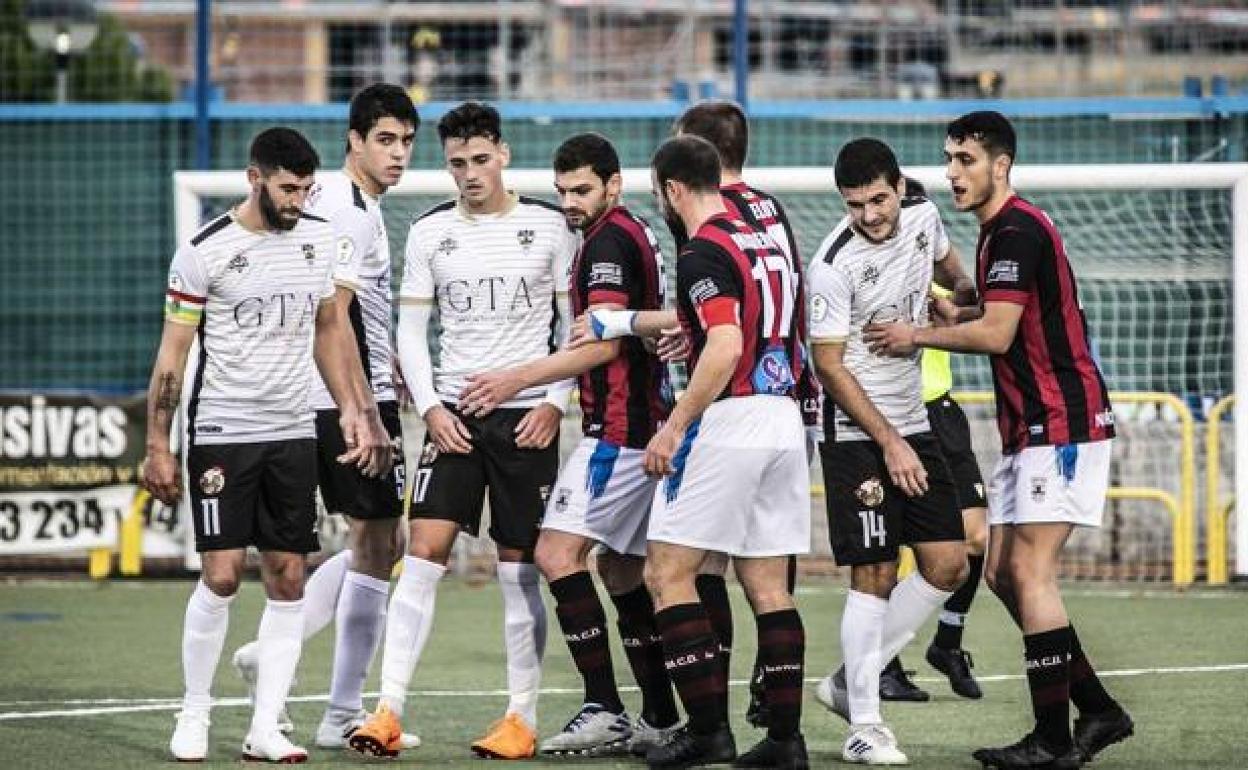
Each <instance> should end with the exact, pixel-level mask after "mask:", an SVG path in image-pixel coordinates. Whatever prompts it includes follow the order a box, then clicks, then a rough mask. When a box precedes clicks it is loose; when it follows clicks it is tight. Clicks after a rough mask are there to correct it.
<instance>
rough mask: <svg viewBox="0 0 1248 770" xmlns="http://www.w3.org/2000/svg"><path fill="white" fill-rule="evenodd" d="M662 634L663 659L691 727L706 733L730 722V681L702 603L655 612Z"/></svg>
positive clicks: (674, 606)
mask: <svg viewBox="0 0 1248 770" xmlns="http://www.w3.org/2000/svg"><path fill="white" fill-rule="evenodd" d="M654 619H655V622H656V623H657V625H658V627H659V633H660V634H662V635H663V662H664V665H665V666H666V667H667V673H668V676H670V677H671V678H672V682H673V683H674V684H675V685H676V691H677V692H678V693H680V700H681V702H682V703H684V704H685V713H686V714H688V715H689V729H690V730H691V731H692V732H695V733H700V734H707V733H711V732H714V731H715V730H716V729H718V728H719V726H720V725H722V724H725V723H726V722H727V721H728V680H727V679H726V678H725V677H724V674H723V669H722V668H721V667H720V664H719V656H718V652H719V640H718V639H716V638H715V632H714V631H712V630H711V622H710V620H709V619H708V618H707V616H706V610H705V609H703V607H702V605H701V604H699V603H697V602H693V603H690V604H675V605H672V606H671V607H668V608H667V609H664V610H660V611H659V612H657V613H655V616H654Z"/></svg>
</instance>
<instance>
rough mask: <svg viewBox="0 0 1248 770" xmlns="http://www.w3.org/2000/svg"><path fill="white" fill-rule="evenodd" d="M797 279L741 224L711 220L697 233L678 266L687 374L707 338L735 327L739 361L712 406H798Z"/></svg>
mask: <svg viewBox="0 0 1248 770" xmlns="http://www.w3.org/2000/svg"><path fill="white" fill-rule="evenodd" d="M799 276H800V274H799V273H798V271H797V269H796V267H795V266H794V264H793V262H792V260H791V259H790V258H789V256H788V254H786V253H785V251H784V249H782V248H781V247H780V246H779V245H778V244H776V242H775V240H774V239H773V238H772V237H771V236H770V235H768V234H767V233H766V232H763V231H761V230H759V229H757V228H755V227H753V226H751V225H749V224H747V223H746V222H744V221H742V220H741V219H739V218H736V217H733V216H731V215H730V214H727V213H724V214H717V215H715V216H713V217H711V218H710V219H708V220H707V221H706V222H704V223H703V224H702V226H701V227H699V228H698V231H697V233H695V234H694V237H693V238H692V239H690V240H689V242H688V243H687V244H685V247H684V249H682V251H681V253H680V256H679V257H678V258H677V260H676V293H677V307H676V309H677V314H678V315H679V317H680V322H681V325H682V326H683V327H684V328H685V331H686V332H687V333H688V334H689V337H690V340H691V341H692V343H693V352H692V354H691V355H690V358H689V366H690V370H691V371H692V370H693V369H696V368H697V365H698V358H699V357H700V356H701V354H702V350H703V348H705V346H706V336H707V331H708V330H709V329H711V328H713V327H715V326H719V325H721V324H734V325H736V326H739V327H740V328H741V334H742V338H743V347H742V352H741V359H740V360H739V361H738V363H737V367H736V369H735V370H733V373H732V378H731V379H730V380H729V382H728V385H727V387H725V388H724V391H723V392H722V393H720V394H719V396H718V397H717V398H718V399H723V398H730V397H734V396H751V395H758V394H769V395H782V396H789V397H791V398H793V399H795V400H796V399H797V381H798V378H799V377H800V375H801V370H802V367H803V365H804V362H803V356H801V355H797V356H795V355H793V354H792V352H791V351H792V345H793V342H794V340H800V339H801V326H800V325H799V313H798V310H799V308H801V307H803V306H804V305H805V303H806V297H805V289H804V288H803V287H802V284H801V280H800V277H799Z"/></svg>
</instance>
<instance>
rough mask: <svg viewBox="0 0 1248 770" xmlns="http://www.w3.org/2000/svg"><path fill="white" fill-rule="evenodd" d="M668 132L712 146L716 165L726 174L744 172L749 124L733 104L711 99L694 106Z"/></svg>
mask: <svg viewBox="0 0 1248 770" xmlns="http://www.w3.org/2000/svg"><path fill="white" fill-rule="evenodd" d="M672 130H673V132H674V133H677V134H692V135H693V136H700V137H702V138H703V139H705V140H706V141H708V142H710V143H711V144H713V145H715V149H716V151H718V152H719V160H720V163H722V164H723V167H724V168H725V169H727V170H729V171H740V170H741V169H743V168H745V156H746V155H747V154H748V153H749V150H750V122H749V121H748V120H747V119H746V117H745V111H744V110H742V109H741V105H739V104H737V103H736V102H730V101H726V100H724V99H711V100H709V101H705V102H698V103H697V104H695V105H693V106H692V107H690V108H689V109H687V110H685V112H684V114H682V115H681V116H680V117H679V118H677V119H676V123H675V125H673V126H672Z"/></svg>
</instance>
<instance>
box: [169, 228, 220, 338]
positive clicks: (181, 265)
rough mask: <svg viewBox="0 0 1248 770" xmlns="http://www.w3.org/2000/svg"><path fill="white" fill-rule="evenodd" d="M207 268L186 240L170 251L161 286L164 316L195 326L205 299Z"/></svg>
mask: <svg viewBox="0 0 1248 770" xmlns="http://www.w3.org/2000/svg"><path fill="white" fill-rule="evenodd" d="M208 283H209V281H208V270H207V267H206V266H205V265H204V259H203V255H201V254H200V253H199V250H198V249H196V248H195V247H194V246H192V245H190V244H189V243H186V244H183V245H182V246H181V247H180V248H179V249H178V250H177V252H175V253H174V255H173V262H172V263H171V264H170V265H169V279H168V283H167V285H166V288H165V320H166V321H172V322H174V323H179V324H185V325H187V326H198V325H199V322H200V320H201V319H202V318H203V315H204V303H206V302H207V301H208Z"/></svg>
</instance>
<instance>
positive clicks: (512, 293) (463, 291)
mask: <svg viewBox="0 0 1248 770" xmlns="http://www.w3.org/2000/svg"><path fill="white" fill-rule="evenodd" d="M437 294H438V296H439V297H440V298H441V303H442V304H441V307H442V309H443V310H444V311H445V310H454V311H455V312H457V313H471V312H473V311H474V310H475V311H481V312H485V311H489V312H495V311H497V310H505V311H506V312H508V313H514V312H516V311H517V310H519V311H522V312H525V313H527V312H528V311H530V310H532V309H533V294H532V292H531V291H530V288H529V282H528V281H526V280H525V278H524V276H521V277H520V278H518V279H511V278H508V277H507V276H503V275H491V276H486V277H484V278H478V279H477V280H476V281H475V283H474V282H472V281H468V280H464V279H457V280H454V281H447V282H446V283H445V284H443V285H442V287H441V289H440V290H439V291H438V292H437Z"/></svg>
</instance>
